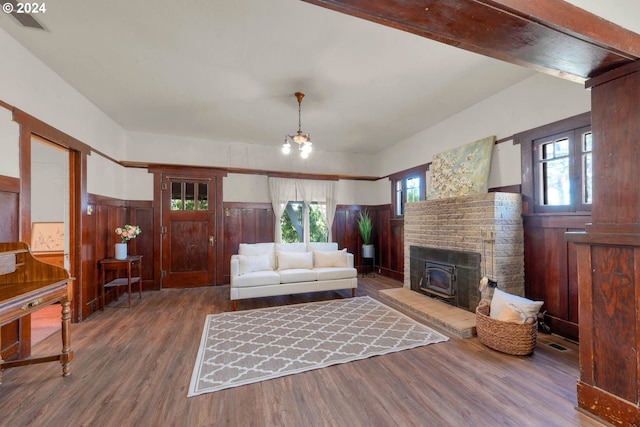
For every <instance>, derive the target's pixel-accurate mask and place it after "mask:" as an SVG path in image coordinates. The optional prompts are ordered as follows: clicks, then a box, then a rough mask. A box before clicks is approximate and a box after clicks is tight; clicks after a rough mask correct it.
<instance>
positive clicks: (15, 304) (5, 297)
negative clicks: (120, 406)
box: [0, 242, 73, 384]
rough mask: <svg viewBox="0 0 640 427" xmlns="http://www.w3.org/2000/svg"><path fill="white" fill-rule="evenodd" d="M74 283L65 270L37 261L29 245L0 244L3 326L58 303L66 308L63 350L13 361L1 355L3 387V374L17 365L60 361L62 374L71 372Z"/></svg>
mask: <svg viewBox="0 0 640 427" xmlns="http://www.w3.org/2000/svg"><path fill="white" fill-rule="evenodd" d="M72 281H73V279H72V278H70V277H69V273H68V272H67V271H66V270H65V269H64V268H61V267H57V266H55V265H52V264H47V263H44V262H42V261H38V260H37V259H36V258H34V257H33V255H32V254H31V252H30V250H29V246H28V245H27V244H26V243H22V242H10V243H0V327H1V326H3V325H6V324H8V323H10V322H13V321H15V320H17V319H20V318H21V317H24V316H27V315H29V314H31V313H33V312H34V311H37V310H39V309H41V308H43V307H46V306H48V305H51V304H54V303H56V302H60V304H61V306H62V351H61V352H60V353H59V354H56V355H52V356H43V357H34V358H26V359H22V360H11V361H4V360H2V354H1V353H0V384H1V383H2V371H3V370H5V369H8V368H13V367H16V366H25V365H32V364H36V363H44V362H53V361H60V363H61V364H62V375H63V376H65V377H66V376H68V375H69V374H70V373H71V360H72V359H73V351H71V300H72V295H73V292H72V285H71V284H72ZM0 339H1V336H0ZM1 348H2V343H1V342H0V349H1Z"/></svg>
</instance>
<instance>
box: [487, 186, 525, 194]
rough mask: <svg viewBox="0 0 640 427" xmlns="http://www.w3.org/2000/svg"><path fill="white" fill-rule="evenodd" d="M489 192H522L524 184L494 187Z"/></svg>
mask: <svg viewBox="0 0 640 427" xmlns="http://www.w3.org/2000/svg"><path fill="white" fill-rule="evenodd" d="M488 192H489V193H516V194H520V193H522V186H521V185H520V184H514V185H504V186H502V187H493V188H490V189H489V190H488Z"/></svg>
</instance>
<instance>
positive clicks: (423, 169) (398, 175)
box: [384, 162, 431, 181]
mask: <svg viewBox="0 0 640 427" xmlns="http://www.w3.org/2000/svg"><path fill="white" fill-rule="evenodd" d="M430 166H431V162H429V163H424V164H421V165H418V166H414V167H412V168H409V169H405V170H403V171H400V172H395V173H392V174H390V175H387V176H386V177H384V178H389V179H390V180H392V181H393V180H398V179H404V178H406V177H408V176H412V175H416V174H426V173H427V171H428V170H429V167H430Z"/></svg>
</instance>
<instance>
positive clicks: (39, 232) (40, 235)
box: [31, 222, 64, 252]
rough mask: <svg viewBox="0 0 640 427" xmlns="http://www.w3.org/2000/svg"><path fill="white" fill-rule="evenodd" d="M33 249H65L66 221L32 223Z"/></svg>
mask: <svg viewBox="0 0 640 427" xmlns="http://www.w3.org/2000/svg"><path fill="white" fill-rule="evenodd" d="M31 251H33V252H57V251H64V222H34V223H32V224H31Z"/></svg>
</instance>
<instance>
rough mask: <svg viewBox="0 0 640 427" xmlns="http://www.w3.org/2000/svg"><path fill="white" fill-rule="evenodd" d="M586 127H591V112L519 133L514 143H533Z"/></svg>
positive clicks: (514, 137)
mask: <svg viewBox="0 0 640 427" xmlns="http://www.w3.org/2000/svg"><path fill="white" fill-rule="evenodd" d="M585 126H591V111H587V112H586V113H582V114H578V115H575V116H571V117H567V118H566V119H562V120H558V121H555V122H553V123H548V124H545V125H542V126H538V127H536V128H533V129H529V130H526V131H524V132H518V133H516V134H514V135H513V142H514V144H523V143H527V142H531V141H533V140H534V139H538V138H543V137H545V136H549V135H554V134H556V133H560V132H567V131H570V130H573V129H579V128H581V127H585ZM523 148H524V147H523Z"/></svg>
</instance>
